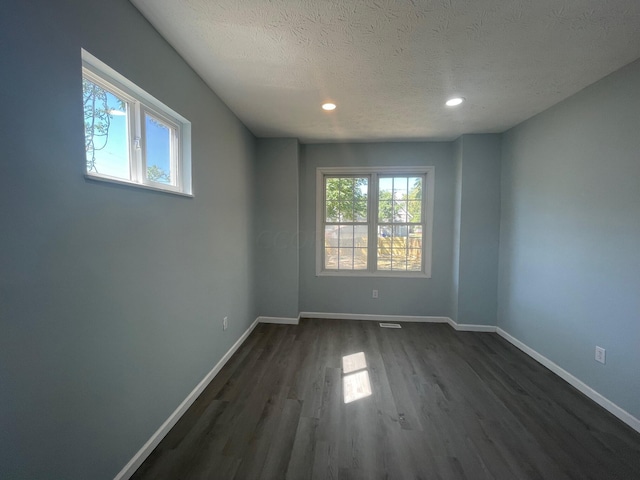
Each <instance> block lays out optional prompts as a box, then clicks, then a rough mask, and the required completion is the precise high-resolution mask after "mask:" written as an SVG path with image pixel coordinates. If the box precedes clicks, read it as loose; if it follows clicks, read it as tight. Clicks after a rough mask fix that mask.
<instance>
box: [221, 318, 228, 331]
mask: <svg viewBox="0 0 640 480" xmlns="http://www.w3.org/2000/svg"><path fill="white" fill-rule="evenodd" d="M228 326H229V317H224V318H223V319H222V330H226V329H227V327H228Z"/></svg>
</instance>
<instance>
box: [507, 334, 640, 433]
mask: <svg viewBox="0 0 640 480" xmlns="http://www.w3.org/2000/svg"><path fill="white" fill-rule="evenodd" d="M496 333H497V334H498V335H500V336H501V337H502V338H504V339H505V340H507V341H508V342H509V343H511V344H512V345H514V346H515V347H517V348H519V349H520V350H522V351H523V352H524V353H526V354H527V355H529V356H530V357H531V358H533V359H534V360H535V361H537V362H538V363H540V364H541V365H543V366H545V367H547V368H548V369H549V370H551V371H552V372H553V373H555V374H556V375H558V376H559V377H560V378H561V379H563V380H564V381H565V382H567V383H568V384H569V385H571V386H573V387H575V388H576V389H578V390H579V391H580V392H582V393H583V394H585V395H586V396H587V397H589V398H590V399H591V400H593V401H594V402H596V403H597V404H598V405H600V406H601V407H602V408H604V409H605V410H607V411H608V412H610V413H611V414H613V415H615V416H616V417H618V418H619V419H620V420H622V421H623V422H624V423H626V424H627V425H629V426H630V427H631V428H633V429H634V430H635V431H637V432H640V420H639V419H637V418H636V417H634V416H633V415H631V414H630V413H629V412H627V411H626V410H624V409H623V408H621V407H619V406H618V405H616V404H615V403H613V402H612V401H611V400H609V399H607V398H606V397H604V396H603V395H602V394H600V393H598V392H596V391H595V390H594V389H593V388H591V387H590V386H589V385H587V384H586V383H584V382H583V381H582V380H579V379H578V378H576V377H574V376H573V375H572V374H570V373H569V372H567V371H566V370H565V369H564V368H562V367H560V366H559V365H558V364H556V363H554V362H552V361H551V360H549V359H548V358H547V357H545V356H544V355H542V354H540V353H538V352H537V351H535V350H534V349H533V348H531V347H529V346H528V345H526V344H524V343H522V342H521V341H520V340H518V339H517V338H515V337H513V336H512V335H510V334H509V333H507V332H505V331H504V330H503V329H501V328H499V327H498V328H497V329H496Z"/></svg>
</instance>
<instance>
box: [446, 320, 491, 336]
mask: <svg viewBox="0 0 640 480" xmlns="http://www.w3.org/2000/svg"><path fill="white" fill-rule="evenodd" d="M448 323H449V325H451V326H452V327H453V328H454V329H455V330H457V331H458V332H485V333H496V327H495V326H494V325H473V324H470V323H456V322H455V321H454V320H452V319H450V318H449V321H448Z"/></svg>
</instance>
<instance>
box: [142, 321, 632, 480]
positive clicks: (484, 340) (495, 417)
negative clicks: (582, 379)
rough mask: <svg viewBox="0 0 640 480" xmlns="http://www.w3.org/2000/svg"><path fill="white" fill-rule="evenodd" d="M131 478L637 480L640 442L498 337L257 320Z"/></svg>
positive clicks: (407, 326) (437, 329)
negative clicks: (351, 367) (360, 361)
mask: <svg viewBox="0 0 640 480" xmlns="http://www.w3.org/2000/svg"><path fill="white" fill-rule="evenodd" d="M358 352H363V353H364V357H365V359H366V368H362V369H360V370H358V371H357V372H354V373H357V374H358V375H356V377H357V378H359V379H360V380H362V381H363V382H364V383H362V382H361V383H360V386H362V387H363V388H362V389H361V390H360V392H361V394H363V395H364V394H366V393H367V392H366V388H364V387H366V380H364V379H363V378H362V377H365V376H368V379H369V383H370V387H371V388H370V390H371V394H370V395H368V396H365V397H364V398H361V399H359V400H354V401H352V402H350V403H346V404H345V399H344V393H343V392H344V389H343V382H345V381H346V382H347V384H348V385H347V386H349V385H350V382H351V379H353V378H354V377H348V375H353V373H351V374H345V373H344V372H343V368H342V366H343V365H342V358H343V356H347V355H351V354H356V353H358ZM360 366H362V365H360ZM363 372H366V374H365V373H363ZM345 377H348V378H347V379H346V380H343V379H344V378H345ZM133 478H134V479H172V480H175V479H285V478H286V479H293V480H298V479H311V478H313V479H367V480H369V479H382V478H385V479H392V480H395V479H469V480H480V479H508V480H514V479H552V480H563V479H580V480H583V479H594V480H603V479H607V480H608V479H620V480H632V479H640V434H638V433H637V432H635V431H633V430H632V429H631V428H629V427H628V426H626V425H625V424H623V423H622V422H620V421H619V420H618V419H616V418H615V417H613V416H612V415H610V414H609V413H608V412H606V411H605V410H603V409H602V408H600V407H599V406H598V405H596V404H595V403H593V402H592V401H591V400H589V399H587V398H586V397H584V396H583V395H582V394H581V393H579V392H578V391H577V390H575V389H574V388H573V387H571V386H570V385H568V384H567V383H565V382H564V381H563V380H561V379H560V378H558V377H557V376H556V375H554V374H553V373H551V372H550V371H548V370H547V369H546V368H544V367H542V366H541V365H539V364H538V363H537V362H535V361H534V360H532V359H531V358H529V357H528V356H526V355H525V354H523V353H522V352H520V351H519V350H517V349H516V348H515V347H513V346H512V345H510V344H509V343H507V342H506V341H505V340H503V339H502V338H500V337H498V336H497V335H495V334H488V333H471V332H456V331H455V330H453V329H452V328H451V327H449V326H448V325H442V324H417V323H404V324H402V329H383V328H380V327H379V325H378V324H377V323H375V322H365V321H362V322H361V321H343V320H314V319H303V320H302V321H301V323H300V325H298V326H294V325H291V326H284V325H267V324H260V325H258V326H257V327H256V329H255V330H254V331H253V333H252V334H251V336H250V337H249V338H248V339H247V341H246V342H245V343H244V345H243V346H242V347H241V348H240V349H239V350H238V352H236V354H235V355H234V356H233V357H232V358H231V360H230V361H229V362H228V363H227V365H226V366H225V367H224V368H223V370H222V371H221V372H220V373H219V374H218V376H217V377H216V378H215V379H214V380H213V381H212V382H211V384H210V385H209V386H208V387H207V389H206V390H205V391H204V392H203V394H202V395H201V396H200V397H199V398H198V400H196V402H195V403H194V404H193V406H192V407H191V408H190V409H189V410H188V412H187V413H186V414H185V415H184V416H183V417H182V419H181V420H180V421H179V422H178V424H177V425H176V426H175V427H174V428H173V430H171V432H170V433H169V434H168V435H167V436H166V437H165V438H164V440H163V441H162V442H161V443H160V445H159V446H158V447H157V448H156V449H155V450H154V452H153V453H152V454H151V455H150V456H149V458H148V459H147V460H146V461H145V463H144V464H143V465H142V466H141V467H140V468H139V469H138V471H137V472H136V474H135V475H134V477H133Z"/></svg>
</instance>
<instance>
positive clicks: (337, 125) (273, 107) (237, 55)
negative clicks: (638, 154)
mask: <svg viewBox="0 0 640 480" xmlns="http://www.w3.org/2000/svg"><path fill="white" fill-rule="evenodd" d="M131 2H132V3H133V4H134V5H135V6H136V7H137V8H138V9H139V10H140V11H141V12H142V13H143V15H144V16H145V17H146V18H147V19H148V20H149V21H150V22H151V23H152V24H153V25H154V26H155V27H156V29H157V30H158V31H159V32H160V33H161V34H162V35H163V36H164V37H165V38H166V39H167V40H168V41H169V43H170V44H171V45H173V47H174V48H175V49H176V50H177V51H178V52H179V53H180V54H181V55H182V57H184V59H185V60H186V61H187V62H188V63H189V64H190V65H191V66H192V67H193V68H194V69H195V71H196V72H198V73H199V74H200V76H201V77H202V78H203V79H204V80H205V81H206V82H207V83H208V84H209V86H210V87H211V88H212V89H213V90H214V91H215V92H216V93H217V94H218V95H219V96H220V97H221V98H222V100H223V101H224V102H225V103H226V104H227V105H228V106H229V107H230V108H231V109H232V110H233V111H234V112H235V113H236V115H238V117H239V118H240V119H241V120H242V121H243V122H244V123H245V125H247V127H248V128H249V129H250V130H251V131H252V132H253V133H254V134H255V135H256V136H259V137H297V138H299V139H300V140H301V141H302V142H326V141H339V140H351V141H366V140H409V139H421V140H423V139H424V140H427V139H428V140H436V139H443V140H444V139H453V138H456V137H457V136H459V135H460V134H463V133H490V132H502V131H504V130H506V129H508V128H509V127H512V126H514V125H516V124H518V123H520V122H521V121H523V120H525V119H527V118H529V117H531V116H533V115H535V114H536V113H539V112H541V111H542V110H544V109H546V108H547V107H549V106H551V105H553V104H555V103H557V102H559V101H560V100H562V99H564V98H566V97H568V96H570V95H571V94H573V93H575V92H577V91H578V90H580V89H582V88H584V87H585V86H587V85H589V84H591V83H593V82H595V81H596V80H599V79H600V78H602V77H604V76H605V75H607V74H609V73H611V72H613V71H614V70H616V69H618V68H619V67H621V66H623V65H626V64H627V63H630V62H631V61H633V60H635V59H636V58H638V57H640V0H563V1H561V0H438V1H430V0H422V1H420V0H343V1H340V0H181V1H177V0H131ZM454 95H461V96H464V97H466V99H467V101H466V102H465V103H464V104H463V105H462V106H461V107H458V108H455V109H452V108H447V107H445V106H444V102H445V100H446V99H447V98H448V97H450V96H454ZM328 100H331V101H334V103H336V104H337V105H338V108H337V109H336V110H335V111H334V112H331V113H327V112H324V111H322V110H321V109H320V104H321V103H323V102H325V101H328Z"/></svg>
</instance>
